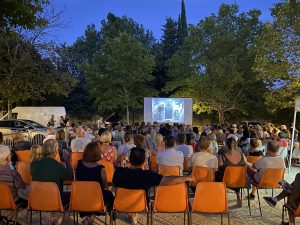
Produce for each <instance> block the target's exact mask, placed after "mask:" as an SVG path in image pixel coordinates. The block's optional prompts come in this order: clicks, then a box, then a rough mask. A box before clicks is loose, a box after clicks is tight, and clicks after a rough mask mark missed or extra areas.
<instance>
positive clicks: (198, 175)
mask: <svg viewBox="0 0 300 225" xmlns="http://www.w3.org/2000/svg"><path fill="white" fill-rule="evenodd" d="M192 175H193V177H194V178H195V180H196V182H192V183H191V187H196V186H197V184H198V183H199V182H214V181H215V170H214V169H213V168H209V167H202V166H195V167H194V168H193V170H192Z"/></svg>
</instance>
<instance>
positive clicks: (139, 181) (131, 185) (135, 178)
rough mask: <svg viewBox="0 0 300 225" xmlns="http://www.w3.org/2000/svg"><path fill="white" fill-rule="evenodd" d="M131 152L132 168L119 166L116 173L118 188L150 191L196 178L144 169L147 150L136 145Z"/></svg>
mask: <svg viewBox="0 0 300 225" xmlns="http://www.w3.org/2000/svg"><path fill="white" fill-rule="evenodd" d="M174 151H175V149H174ZM130 152H131V153H130V157H129V162H130V168H121V167H119V168H117V169H116V171H115V173H114V176H113V184H114V186H115V187H117V188H118V187H120V188H126V189H143V190H145V191H148V190H149V189H150V188H151V187H154V186H166V185H175V184H179V183H183V182H187V181H194V178H192V177H188V176H186V177H180V176H178V177H177V176H174V177H173V176H169V177H167V176H162V175H160V174H157V173H155V172H153V171H151V170H143V169H142V166H143V164H144V163H145V158H146V154H145V150H144V149H142V148H140V147H134V148H132V149H131V151H130ZM181 154H182V153H181ZM182 163H183V162H182ZM131 217H132V223H133V224H137V215H136V214H132V215H131Z"/></svg>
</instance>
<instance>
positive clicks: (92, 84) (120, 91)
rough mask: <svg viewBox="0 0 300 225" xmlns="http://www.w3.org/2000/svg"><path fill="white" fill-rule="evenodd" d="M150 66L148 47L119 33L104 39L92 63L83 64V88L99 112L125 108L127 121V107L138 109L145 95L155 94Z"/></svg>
mask: <svg viewBox="0 0 300 225" xmlns="http://www.w3.org/2000/svg"><path fill="white" fill-rule="evenodd" d="M153 67H154V58H153V56H152V55H151V54H150V53H149V50H148V49H147V48H145V47H144V45H143V44H142V43H140V42H139V41H137V40H136V39H135V38H134V37H133V36H132V35H129V34H128V33H122V34H120V35H119V36H118V37H115V38H113V39H107V40H106V43H105V44H104V45H103V46H102V48H101V50H100V51H99V52H98V53H96V54H95V56H94V59H93V61H92V63H90V64H87V65H85V74H86V88H87V90H88V92H89V94H90V95H91V96H92V97H94V98H95V103H94V104H95V105H96V106H97V107H98V109H99V110H100V111H101V112H105V113H107V112H115V111H116V110H119V109H126V111H127V123H128V124H129V109H130V108H132V109H137V108H141V107H142V102H143V97H144V96H153V95H155V91H154V90H153V89H152V88H151V87H149V85H148V83H149V82H150V81H151V80H152V79H153V76H152V75H151V73H152V69H153Z"/></svg>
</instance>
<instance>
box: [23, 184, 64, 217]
mask: <svg viewBox="0 0 300 225" xmlns="http://www.w3.org/2000/svg"><path fill="white" fill-rule="evenodd" d="M28 208H29V209H31V210H34V211H46V212H63V211H64V209H63V206H62V203H61V198H60V192H59V189H58V187H57V184H56V183H54V182H38V181H32V182H31V183H30V185H29V197H28Z"/></svg>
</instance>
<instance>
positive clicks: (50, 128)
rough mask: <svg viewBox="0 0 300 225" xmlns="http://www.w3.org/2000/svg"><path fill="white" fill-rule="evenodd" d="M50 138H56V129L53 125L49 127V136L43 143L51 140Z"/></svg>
mask: <svg viewBox="0 0 300 225" xmlns="http://www.w3.org/2000/svg"><path fill="white" fill-rule="evenodd" d="M50 139H53V140H56V136H55V130H54V128H53V127H48V129H47V137H46V138H45V139H44V140H43V143H45V141H47V140H50Z"/></svg>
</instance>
